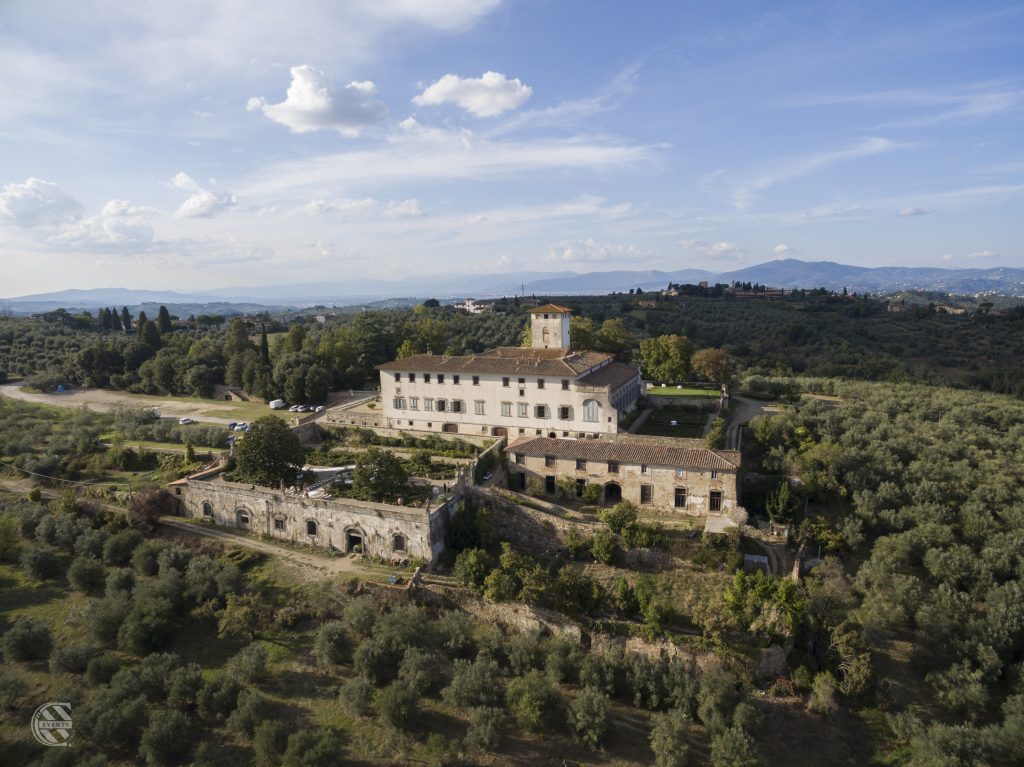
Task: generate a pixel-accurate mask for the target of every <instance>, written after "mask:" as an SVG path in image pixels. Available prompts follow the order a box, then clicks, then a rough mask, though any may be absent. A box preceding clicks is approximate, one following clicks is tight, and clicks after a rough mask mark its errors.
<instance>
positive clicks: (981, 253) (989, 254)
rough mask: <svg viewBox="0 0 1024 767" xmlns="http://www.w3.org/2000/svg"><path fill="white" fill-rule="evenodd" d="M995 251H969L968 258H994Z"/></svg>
mask: <svg viewBox="0 0 1024 767" xmlns="http://www.w3.org/2000/svg"><path fill="white" fill-rule="evenodd" d="M994 255H995V253H993V252H992V251H991V250H976V251H974V252H973V253H968V254H967V258H992V256H994Z"/></svg>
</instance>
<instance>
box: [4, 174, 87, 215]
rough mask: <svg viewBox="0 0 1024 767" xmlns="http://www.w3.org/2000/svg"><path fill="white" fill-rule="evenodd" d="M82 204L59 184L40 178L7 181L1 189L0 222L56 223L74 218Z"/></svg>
mask: <svg viewBox="0 0 1024 767" xmlns="http://www.w3.org/2000/svg"><path fill="white" fill-rule="evenodd" d="M81 209H82V205H81V203H79V202H78V200H76V199H75V198H74V197H72V196H71V195H70V194H68V193H67V192H65V191H63V190H62V189H61V188H60V187H59V186H57V185H56V184H54V183H52V182H50V181H43V180H42V179H40V178H28V179H26V180H25V183H23V184H16V183H12V184H7V185H6V186H5V187H4V188H3V191H0V221H3V220H6V221H10V222H11V223H13V224H15V225H17V226H25V227H31V226H39V225H51V226H52V225H55V224H60V223H62V222H65V221H70V220H72V219H74V218H76V217H77V216H78V214H79V211H81Z"/></svg>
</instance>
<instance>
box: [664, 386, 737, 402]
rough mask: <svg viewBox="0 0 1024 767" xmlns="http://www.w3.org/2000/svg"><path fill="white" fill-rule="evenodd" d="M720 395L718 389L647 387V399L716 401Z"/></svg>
mask: <svg viewBox="0 0 1024 767" xmlns="http://www.w3.org/2000/svg"><path fill="white" fill-rule="evenodd" d="M720 395H721V392H720V391H719V390H718V389H697V388H695V387H692V386H649V387H647V396H648V397H699V398H702V399H703V398H711V399H717V398H718V397H719V396H720Z"/></svg>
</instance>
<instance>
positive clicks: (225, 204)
mask: <svg viewBox="0 0 1024 767" xmlns="http://www.w3.org/2000/svg"><path fill="white" fill-rule="evenodd" d="M211 181H212V179H211ZM170 185H171V186H172V187H174V188H175V189H179V190H181V191H183V192H191V194H190V195H189V196H188V197H187V198H185V201H184V202H183V203H181V206H180V207H179V208H178V211H177V212H176V213H175V214H174V215H175V216H177V217H178V218H212V217H214V216H216V215H217V214H218V213H223V212H224V211H226V210H228V209H229V208H232V207H234V206H235V205H237V204H238V201H237V200H236V199H235V196H234V195H233V194H227V193H226V192H220V191H213V190H211V189H207V188H205V187H203V186H201V185H200V184H199V182H197V181H196V180H195V179H194V178H192V177H191V176H189V175H188V174H187V173H183V172H181V171H179V172H178V173H177V174H175V176H174V178H172V179H171V180H170Z"/></svg>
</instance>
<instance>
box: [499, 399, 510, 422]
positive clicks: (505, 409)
mask: <svg viewBox="0 0 1024 767" xmlns="http://www.w3.org/2000/svg"><path fill="white" fill-rule="evenodd" d="M501 414H502V415H503V416H504V417H505V418H511V417H512V403H511V402H502V403H501Z"/></svg>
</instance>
